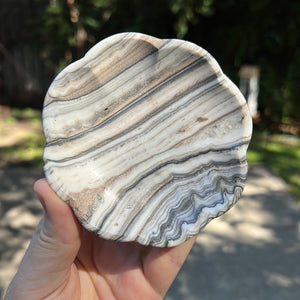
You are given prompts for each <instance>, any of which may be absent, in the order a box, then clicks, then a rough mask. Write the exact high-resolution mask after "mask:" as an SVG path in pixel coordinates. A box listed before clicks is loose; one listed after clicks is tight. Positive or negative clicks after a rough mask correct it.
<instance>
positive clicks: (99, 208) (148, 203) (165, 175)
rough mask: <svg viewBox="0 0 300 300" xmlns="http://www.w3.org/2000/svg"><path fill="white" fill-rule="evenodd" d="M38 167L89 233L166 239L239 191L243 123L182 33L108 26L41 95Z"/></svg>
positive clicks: (226, 89)
mask: <svg viewBox="0 0 300 300" xmlns="http://www.w3.org/2000/svg"><path fill="white" fill-rule="evenodd" d="M43 126H44V134H45V137H46V146H45V151H44V171H45V174H46V177H47V180H48V182H49V183H50V185H51V186H52V188H53V190H54V191H55V192H56V193H57V194H58V195H59V196H60V197H61V198H62V199H63V200H64V201H67V202H68V203H69V205H70V206H71V207H72V209H73V210H74V213H75V215H76V216H77V218H78V219H79V221H80V222H81V224H82V225H83V226H84V227H85V228H86V229H88V230H90V231H92V232H94V233H96V234H98V235H99V236H100V237H102V238H105V239H110V240H117V241H137V242H138V243H141V244H144V245H152V246H156V247H171V246H175V245H178V244H180V243H183V242H184V241H186V240H187V239H189V238H190V237H192V236H194V235H197V234H198V233H199V231H200V229H201V228H202V227H204V226H205V225H206V224H207V223H208V222H209V221H210V220H212V219H213V218H215V217H218V216H220V215H222V214H223V213H224V212H226V211H227V210H228V209H229V208H230V207H231V206H232V205H233V204H234V203H235V202H236V201H237V200H238V199H239V198H240V196H241V193H242V190H243V187H244V184H245V179H246V174H247V161H246V150H247V147H248V144H249V141H250V138H251V132H252V121H251V117H250V115H249V111H248V108H247V105H246V102H245V100H244V98H243V96H242V95H241V93H240V91H239V90H238V88H237V87H236V86H235V85H234V84H233V83H232V82H231V81H230V80H229V79H228V78H227V77H226V76H225V75H224V74H223V73H222V71H221V69H220V67H219V65H218V63H217V62H216V61H215V59H214V58H213V57H212V56H211V55H210V54H208V53H207V51H205V50H204V49H202V48H201V47H198V46H196V45H195V44H192V43H190V42H186V41H182V40H176V39H173V40H172V39H166V40H161V39H157V38H154V37H151V36H147V35H144V34H139V33H122V34H117V35H114V36H111V37H109V38H107V39H105V40H103V41H101V42H100V43H98V44H97V45H96V46H94V47H93V48H92V49H91V50H90V51H89V52H88V53H87V54H86V56H85V57H84V58H82V59H81V60H79V61H77V62H75V63H73V64H71V65H69V66H68V67H67V68H65V69H64V70H63V71H62V72H61V73H60V74H59V75H58V76H57V77H56V78H55V80H54V81H53V83H52V84H51V86H50V88H49V90H48V92H47V95H46V97H45V101H44V109H43Z"/></svg>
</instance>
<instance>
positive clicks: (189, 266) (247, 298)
mask: <svg viewBox="0 0 300 300" xmlns="http://www.w3.org/2000/svg"><path fill="white" fill-rule="evenodd" d="M41 176H42V173H41V172H40V171H39V170H34V169H24V168H13V169H1V170H0V216H1V219H0V296H1V298H2V297H3V293H4V290H5V288H6V287H7V285H8V283H9V282H10V280H11V278H12V276H13V274H14V273H15V271H16V269H17V266H18V264H19V263H20V260H21V259H22V256H23V254H24V251H25V249H26V247H27V245H28V242H29V240H30V238H31V236H32V233H33V231H34V228H35V227H36V225H37V223H38V222H39V219H40V217H41V214H42V209H41V206H40V204H39V201H38V200H37V199H36V197H35V195H34V193H33V190H32V184H33V182H34V181H35V180H36V179H37V178H40V177H41ZM299 266H300V213H299V208H298V207H297V205H296V204H295V202H294V201H293V200H292V199H291V197H290V195H289V193H287V191H286V186H285V184H284V183H283V181H282V180H281V179H279V178H278V177H276V176H274V175H273V174H272V172H270V171H269V170H268V169H266V168H264V167H253V168H251V169H250V172H249V177H248V182H247V185H246V189H245V191H244V194H243V197H242V199H241V200H240V201H239V202H238V204H237V205H236V206H235V207H233V208H232V209H231V210H230V211H229V212H228V213H227V214H225V215H224V216H222V217H220V218H218V219H216V220H213V221H212V222H211V223H210V224H209V225H208V226H207V227H206V228H205V229H204V230H203V231H202V232H201V233H200V235H199V237H198V240H197V242H196V244H195V246H194V247H193V249H192V251H191V253H190V255H189V257H188V259H187V261H186V263H185V265H184V267H183V268H182V270H181V271H180V273H179V275H178V276H177V278H176V280H175V282H174V283H173V285H172V287H171V289H170V290H169V292H168V294H167V296H166V300H171V299H183V300H194V299H195V300H196V299H197V300H198V299H201V300H212V299H216V300H219V299H222V300H229V299H230V300H252V299H253V300H260V299H261V300H268V299H272V300H276V299H278V300H299V299H300V267H299Z"/></svg>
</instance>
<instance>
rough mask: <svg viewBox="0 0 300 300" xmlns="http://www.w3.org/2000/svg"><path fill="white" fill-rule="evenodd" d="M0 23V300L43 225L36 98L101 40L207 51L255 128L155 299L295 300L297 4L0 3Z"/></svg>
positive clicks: (298, 241)
mask: <svg viewBox="0 0 300 300" xmlns="http://www.w3.org/2000/svg"><path fill="white" fill-rule="evenodd" d="M0 20H1V25H0V298H2V296H3V295H4V291H5V289H6V287H7V285H8V284H9V282H10V280H11V278H12V277H13V275H14V273H15V272H16V270H17V268H18V265H19V263H20V261H21V258H22V256H23V255H24V251H25V249H26V248H27V246H28V243H29V241H30V239H31V236H32V234H33V232H34V230H35V227H36V225H37V224H38V222H39V220H40V218H41V215H42V208H41V205H40V204H39V202H38V200H37V198H36V196H35V195H34V192H33V190H32V184H33V182H34V181H35V180H36V179H37V178H39V177H41V176H42V165H43V162H42V155H43V148H44V137H43V133H42V124H41V109H42V106H43V100H44V95H45V94H46V91H47V88H48V87H49V85H50V83H51V82H52V80H53V79H54V77H55V76H56V75H57V74H58V72H59V71H60V70H62V69H63V68H64V67H65V66H67V65H68V64H70V63H71V62H73V61H75V60H77V59H79V58H81V57H82V56H83V55H84V53H86V51H88V49H90V48H91V47H92V46H93V45H94V44H96V43H97V42H99V41H100V40H102V39H104V38H106V37H108V36H110V35H112V34H115V33H119V32H125V31H134V32H142V33H145V34H149V35H153V36H155V37H158V38H179V39H185V40H188V41H191V42H193V43H196V44H197V45H199V46H201V47H203V48H204V49H206V50H207V51H208V52H210V53H211V54H212V55H213V56H214V57H215V58H216V60H217V61H218V62H219V64H220V66H221V68H222V69H223V71H224V73H225V74H226V75H227V76H228V77H229V78H230V79H231V80H232V81H233V82H234V83H235V84H236V85H237V86H238V87H240V89H241V91H242V93H243V94H244V95H245V98H246V99H247V102H248V105H249V108H250V110H251V114H252V117H253V121H254V134H253V138H252V141H251V144H250V148H249V151H248V161H249V164H250V172H249V176H248V180H247V184H246V189H245V191H244V194H243V197H242V199H241V201H239V203H238V204H237V205H236V206H235V207H234V208H233V209H232V210H231V211H230V212H229V213H228V214H226V215H224V218H223V216H222V217H220V218H218V219H217V220H214V221H213V222H211V223H212V224H209V226H207V228H205V230H203V231H202V232H201V234H200V235H199V238H198V240H197V242H196V244H195V246H194V248H193V250H192V252H191V254H190V255H189V258H188V260H187V262H186V264H185V266H184V268H183V269H182V270H181V272H180V274H179V276H178V277H177V279H176V281H175V282H174V284H173V286H172V288H171V289H170V291H169V293H168V295H167V297H166V299H167V300H169V299H189V300H193V299H197V300H198V299H199V297H200V296H199V292H200V293H201V297H200V298H201V299H204V300H210V299H224V300H233V299H234V300H235V299H237V300H240V299H255V300H257V299H263V300H265V299H272V300H276V299H278V300H284V299H287V300H298V299H299V294H300V269H299V264H300V255H299V253H300V213H299V207H300V139H299V134H300V105H299V95H300V43H299V42H300V40H299V28H300V2H299V1H298V0H289V1H286V0H251V1H249V0H151V1H150V0H0ZM203 274H204V275H203ZM201 275H202V276H201Z"/></svg>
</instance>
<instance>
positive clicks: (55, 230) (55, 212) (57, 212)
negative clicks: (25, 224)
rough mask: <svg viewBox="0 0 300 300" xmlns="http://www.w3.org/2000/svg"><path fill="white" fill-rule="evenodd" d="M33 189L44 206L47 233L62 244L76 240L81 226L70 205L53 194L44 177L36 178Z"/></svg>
mask: <svg viewBox="0 0 300 300" xmlns="http://www.w3.org/2000/svg"><path fill="white" fill-rule="evenodd" d="M34 190H35V192H36V194H37V196H38V198H39V200H40V202H41V204H42V205H43V207H44V211H45V228H46V229H47V230H48V231H49V232H47V233H48V234H49V235H51V236H52V237H55V238H56V240H57V242H60V243H63V244H73V242H78V240H79V238H80V234H81V227H80V225H79V223H78V221H77V219H76V217H75V216H74V214H73V212H72V209H71V207H70V206H69V205H68V204H67V203H65V202H64V201H62V200H61V199H60V198H59V197H58V196H57V195H56V194H55V192H54V191H53V190H52V189H51V187H50V186H49V184H48V183H47V181H46V179H40V180H38V181H37V182H36V183H35V184H34Z"/></svg>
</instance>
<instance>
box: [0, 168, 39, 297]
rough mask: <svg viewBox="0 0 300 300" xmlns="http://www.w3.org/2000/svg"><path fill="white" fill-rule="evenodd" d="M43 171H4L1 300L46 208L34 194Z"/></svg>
mask: <svg viewBox="0 0 300 300" xmlns="http://www.w3.org/2000/svg"><path fill="white" fill-rule="evenodd" d="M41 177H42V172H41V171H40V170H34V169H26V168H8V169H5V168H2V169H0V216H1V218H0V298H1V299H2V298H3V294H4V289H6V287H7V285H8V284H9V282H10V280H11V278H12V277H13V275H14V273H15V272H16V270H17V267H18V265H19V263H20V261H21V259H22V257H23V255H24V252H25V249H26V248H27V246H28V243H29V241H30V239H31V237H32V234H33V232H34V229H35V227H36V225H37V224H38V222H39V220H40V218H41V215H42V207H41V205H40V203H39V201H38V200H37V198H36V196H35V194H34V192H33V188H32V186H33V183H34V181H35V180H36V179H38V178H41Z"/></svg>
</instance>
